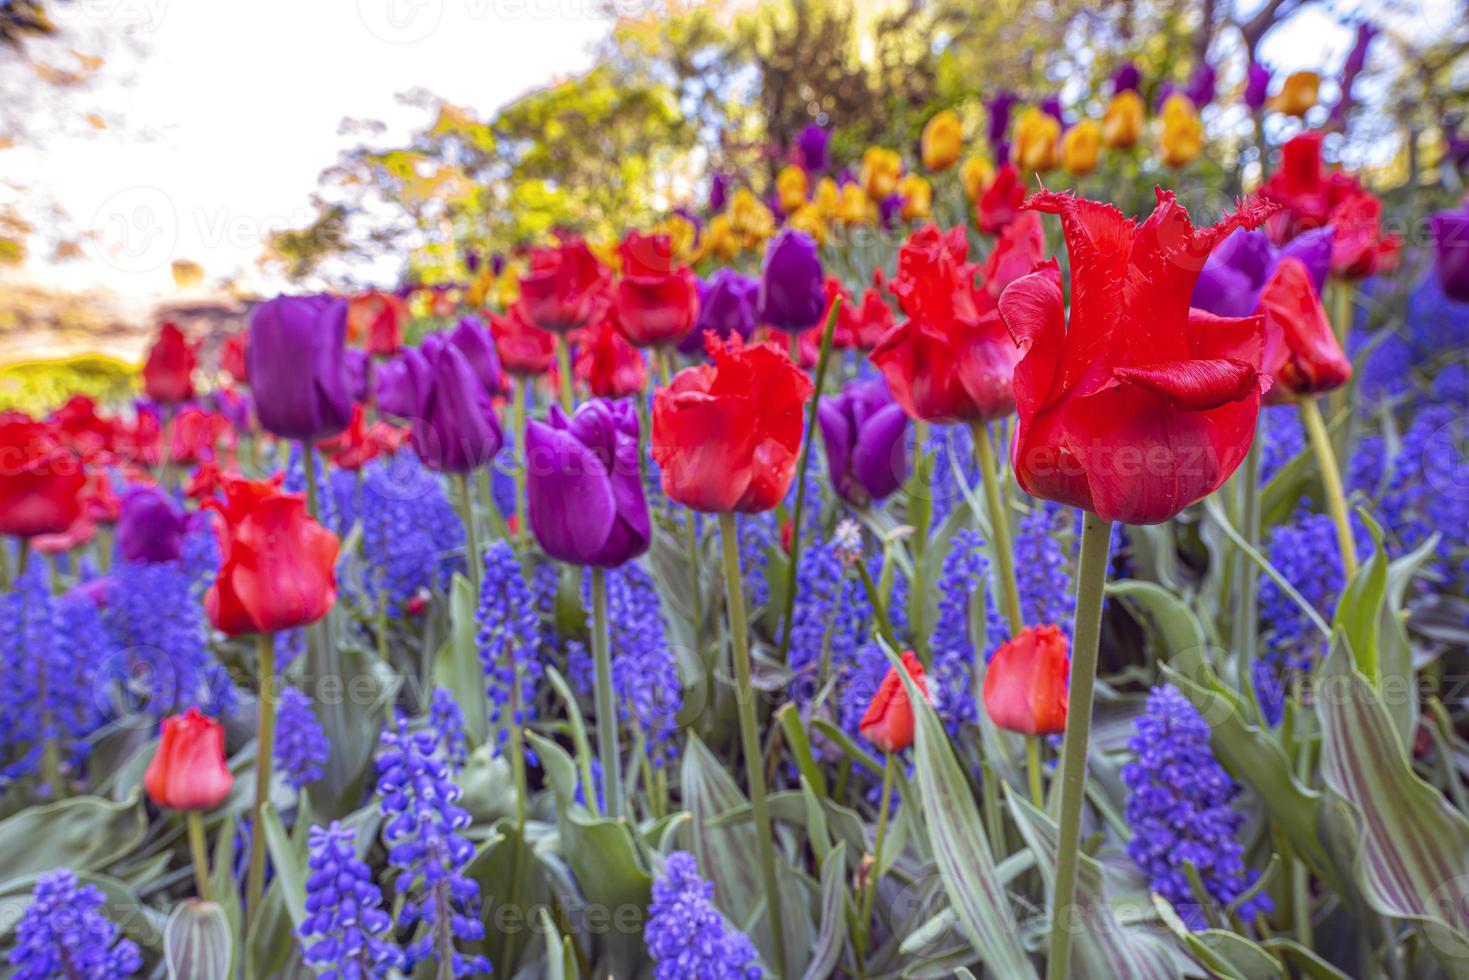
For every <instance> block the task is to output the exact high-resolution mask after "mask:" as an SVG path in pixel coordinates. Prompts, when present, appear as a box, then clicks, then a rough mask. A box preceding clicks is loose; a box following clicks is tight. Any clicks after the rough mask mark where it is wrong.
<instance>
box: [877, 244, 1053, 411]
mask: <svg viewBox="0 0 1469 980" xmlns="http://www.w3.org/2000/svg"><path fill="white" fill-rule="evenodd" d="M968 254H969V244H968V241H967V239H966V238H965V232H964V229H963V228H951V229H949V230H948V231H947V232H942V233H941V232H940V231H939V230H938V228H937V227H936V226H934V225H932V224H929V225H925V226H924V227H922V228H920V229H919V230H918V231H915V232H914V233H913V235H912V236H911V237H910V238H909V239H908V241H907V242H906V243H905V244H904V245H903V247H902V249H900V250H899V252H898V274H897V276H896V277H895V278H894V279H893V283H892V291H893V293H894V294H895V295H896V296H897V297H898V305H899V306H901V307H902V308H903V312H904V313H906V314H908V319H907V320H905V321H903V322H902V323H899V324H897V325H895V326H893V327H892V328H891V329H889V330H888V331H887V333H885V334H883V336H882V339H881V340H879V341H878V343H877V346H876V347H875V348H873V350H872V354H871V358H872V363H874V364H876V365H877V366H878V367H879V368H880V369H881V370H882V373H883V376H884V377H885V378H887V382H888V387H889V388H890V389H892V392H893V397H894V398H896V399H897V400H898V404H899V405H902V406H903V411H905V412H907V413H908V414H909V415H910V416H912V417H913V418H915V419H928V420H931V421H935V422H958V421H975V420H985V419H995V418H1001V417H1003V416H1005V415H1009V414H1010V413H1011V412H1013V411H1014V410H1015V394H1014V390H1013V388H1012V386H1011V376H1012V375H1013V374H1014V371H1015V362H1016V361H1017V360H1019V359H1020V351H1019V349H1018V348H1017V347H1016V346H1015V341H1014V340H1013V339H1012V338H1011V337H1010V334H1009V333H1008V332H1007V331H1006V330H1005V325H1004V323H1003V322H1002V321H1001V320H1000V316H999V311H998V309H997V307H996V304H995V300H994V297H993V296H992V295H990V294H989V293H988V292H986V291H984V290H982V289H980V288H979V287H978V286H976V285H975V275H976V273H977V272H978V269H977V267H976V266H975V265H974V264H972V263H970V262H968V261H966V260H967V258H968ZM1027 271H1028V270H1027Z"/></svg>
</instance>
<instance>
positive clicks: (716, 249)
mask: <svg viewBox="0 0 1469 980" xmlns="http://www.w3.org/2000/svg"><path fill="white" fill-rule="evenodd" d="M708 241H709V244H708V249H709V254H711V255H713V256H715V257H716V258H719V259H723V260H724V261H725V262H728V261H730V260H731V259H733V258H734V257H735V256H736V255H739V254H740V241H739V239H738V238H737V237H736V236H735V231H734V222H732V221H731V220H730V217H729V215H727V214H716V215H715V216H714V217H712V218H710V219H709V235H708Z"/></svg>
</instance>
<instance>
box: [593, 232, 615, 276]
mask: <svg viewBox="0 0 1469 980" xmlns="http://www.w3.org/2000/svg"><path fill="white" fill-rule="evenodd" d="M620 244H621V243H619V242H618V241H617V239H615V238H589V239H587V249H588V250H590V251H591V253H592V254H593V255H595V256H596V257H597V261H598V262H600V263H602V264H603V265H605V266H606V267H607V268H609V269H611V270H612V271H613V272H617V271H619V270H621V269H622V249H621V248H620V247H619V246H620Z"/></svg>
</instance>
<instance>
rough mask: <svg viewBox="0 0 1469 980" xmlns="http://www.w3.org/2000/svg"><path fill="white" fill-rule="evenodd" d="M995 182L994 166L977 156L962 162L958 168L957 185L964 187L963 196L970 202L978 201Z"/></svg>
mask: <svg viewBox="0 0 1469 980" xmlns="http://www.w3.org/2000/svg"><path fill="white" fill-rule="evenodd" d="M994 180H995V165H994V164H993V163H990V162H989V161H988V160H986V159H985V158H984V157H982V156H979V155H978V154H976V155H974V156H972V157H970V158H969V159H968V160H965V161H964V166H962V167H960V168H959V183H961V184H963V185H964V196H965V197H967V198H969V200H971V201H977V200H979V196H980V195H981V194H983V193H984V192H985V191H986V190H987V189H988V188H989V186H990V184H992V183H994Z"/></svg>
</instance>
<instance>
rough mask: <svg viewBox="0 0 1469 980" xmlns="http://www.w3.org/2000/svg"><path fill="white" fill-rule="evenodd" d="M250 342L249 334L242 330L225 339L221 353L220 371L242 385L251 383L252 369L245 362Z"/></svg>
mask: <svg viewBox="0 0 1469 980" xmlns="http://www.w3.org/2000/svg"><path fill="white" fill-rule="evenodd" d="M248 342H249V332H248V331H245V330H241V331H239V332H238V333H232V334H230V335H229V336H228V337H226V338H224V346H223V347H221V348H220V351H219V367H220V370H222V371H224V373H225V374H228V375H229V376H230V377H231V378H234V379H235V381H237V382H238V383H240V384H242V385H247V384H249V383H250V369H249V368H248V367H247V366H246V361H245V345H246V344H247V343H248Z"/></svg>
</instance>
